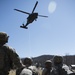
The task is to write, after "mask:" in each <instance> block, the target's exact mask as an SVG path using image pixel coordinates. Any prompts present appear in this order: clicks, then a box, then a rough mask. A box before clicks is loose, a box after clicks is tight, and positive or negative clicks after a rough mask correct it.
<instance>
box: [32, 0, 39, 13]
mask: <svg viewBox="0 0 75 75" xmlns="http://www.w3.org/2000/svg"><path fill="white" fill-rule="evenodd" d="M37 4H38V1H37V2H36V4H35V6H34V8H33V10H32V13H33V12H34V10H35V8H36V6H37Z"/></svg>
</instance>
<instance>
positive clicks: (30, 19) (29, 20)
mask: <svg viewBox="0 0 75 75" xmlns="http://www.w3.org/2000/svg"><path fill="white" fill-rule="evenodd" d="M37 4H38V1H36V3H35V6H34V8H33V10H32V13H28V12H25V11H22V10H18V9H14V10H16V11H19V12H22V13H25V14H28V15H29V16H28V17H27V23H26V25H24V23H23V24H22V26H20V27H21V28H25V29H28V27H27V26H28V24H30V23H32V22H33V21H34V20H35V21H36V19H37V18H38V16H40V17H48V16H43V15H38V13H34V10H35V8H36V6H37Z"/></svg>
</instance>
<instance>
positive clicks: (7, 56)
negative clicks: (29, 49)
mask: <svg viewBox="0 0 75 75" xmlns="http://www.w3.org/2000/svg"><path fill="white" fill-rule="evenodd" d="M8 38H9V36H8V35H7V33H5V32H0V75H8V74H9V71H10V69H11V66H12V64H14V65H15V66H16V67H17V68H22V67H24V65H23V64H22V62H21V60H20V58H19V55H18V54H17V53H16V52H15V49H13V48H11V47H10V46H8V45H7V44H6V43H8Z"/></svg>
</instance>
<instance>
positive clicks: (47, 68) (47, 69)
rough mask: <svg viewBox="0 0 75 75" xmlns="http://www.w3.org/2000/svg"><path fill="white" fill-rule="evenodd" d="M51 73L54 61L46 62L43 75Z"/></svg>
mask: <svg viewBox="0 0 75 75" xmlns="http://www.w3.org/2000/svg"><path fill="white" fill-rule="evenodd" d="M51 71H52V61H51V60H46V62H45V68H44V69H43V71H42V75H51Z"/></svg>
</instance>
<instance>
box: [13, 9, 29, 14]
mask: <svg viewBox="0 0 75 75" xmlns="http://www.w3.org/2000/svg"><path fill="white" fill-rule="evenodd" d="M14 10H16V11H19V12H22V13H24V14H28V15H29V14H30V13H28V12H25V11H22V10H18V9H14Z"/></svg>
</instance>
